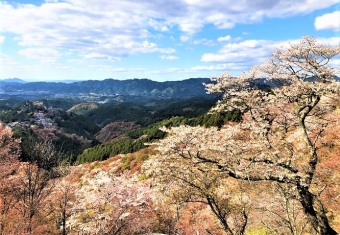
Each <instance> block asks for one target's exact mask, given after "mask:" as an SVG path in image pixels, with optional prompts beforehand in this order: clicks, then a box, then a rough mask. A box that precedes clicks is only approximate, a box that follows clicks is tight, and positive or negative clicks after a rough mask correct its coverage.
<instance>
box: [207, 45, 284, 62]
mask: <svg viewBox="0 0 340 235" xmlns="http://www.w3.org/2000/svg"><path fill="white" fill-rule="evenodd" d="M277 45H278V42H274V41H266V40H246V41H241V42H239V43H227V44H226V45H224V46H223V47H222V48H221V49H220V50H219V51H218V52H217V53H205V54H203V55H202V58H201V61H203V62H215V63H240V64H244V65H245V67H247V66H250V65H251V64H257V63H261V62H263V61H264V60H265V59H266V58H268V57H269V55H270V52H271V51H272V50H273V49H274V47H275V46H277Z"/></svg>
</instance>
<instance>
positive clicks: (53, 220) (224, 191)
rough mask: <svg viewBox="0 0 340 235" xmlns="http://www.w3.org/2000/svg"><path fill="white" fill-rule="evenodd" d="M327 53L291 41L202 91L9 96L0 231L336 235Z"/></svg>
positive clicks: (336, 124)
mask: <svg viewBox="0 0 340 235" xmlns="http://www.w3.org/2000/svg"><path fill="white" fill-rule="evenodd" d="M339 54H340V45H338V46H330V45H323V44H320V43H319V42H318V41H317V40H316V39H314V38H311V37H303V38H302V39H301V41H300V42H299V43H292V44H289V45H287V47H280V48H277V49H276V50H275V51H274V52H273V53H272V55H271V57H270V58H269V59H268V60H267V61H266V62H264V63H263V64H260V65H257V66H254V67H253V68H252V69H251V70H250V71H249V72H247V73H241V74H240V75H239V76H238V77H237V78H235V77H234V76H232V75H230V74H229V73H228V72H225V73H223V74H222V75H221V76H220V77H213V78H212V79H211V82H210V83H207V84H206V85H205V87H206V89H207V91H208V92H210V93H217V94H218V95H214V96H213V99H206V98H205V97H196V98H190V99H187V100H181V99H168V100H162V101H160V100H149V101H148V102H142V103H133V102H127V103H122V102H116V101H115V102H112V103H110V102H108V103H101V102H96V103H93V102H84V101H81V102H78V103H77V102H76V103H75V104H74V105H73V101H71V100H63V101H61V103H59V105H61V106H63V107H64V108H58V107H57V105H58V102H56V101H55V100H48V99H47V100H34V101H29V100H26V101H24V102H19V103H16V104H14V105H13V103H11V102H10V101H8V102H7V103H5V104H4V105H3V106H1V110H0V118H1V120H3V121H2V122H1V123H0V234H4V235H7V234H8V235H9V234H29V235H38V234H55V235H57V234H62V235H66V234H70V235H73V234H74V235H75V234H84V235H90V234H115V235H131V234H145V235H147V234H148V235H149V234H150V235H151V234H167V235H179V234H181V235H191V234H205V235H209V234H214V235H276V234H282V235H307V234H310V235H337V234H339V231H340V213H339V212H340V193H339V192H340V183H339V182H340V144H339V139H340V82H339V81H338V80H337V79H336V78H335V76H334V75H335V74H336V73H337V71H338V68H334V67H332V66H331V65H332V64H331V63H328V62H329V61H331V59H333V57H335V56H337V55H339ZM259 78H261V80H263V81H268V82H266V84H271V86H270V87H268V86H257V85H254V84H256V82H257V81H258V80H259ZM311 78H313V79H312V80H311ZM216 97H219V100H217V99H216ZM47 105H48V106H47ZM54 105H56V106H54ZM65 108H67V112H66V111H65Z"/></svg>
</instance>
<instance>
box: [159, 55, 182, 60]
mask: <svg viewBox="0 0 340 235" xmlns="http://www.w3.org/2000/svg"><path fill="white" fill-rule="evenodd" d="M159 58H161V59H162V60H177V59H178V57H177V56H173V55H161V56H159Z"/></svg>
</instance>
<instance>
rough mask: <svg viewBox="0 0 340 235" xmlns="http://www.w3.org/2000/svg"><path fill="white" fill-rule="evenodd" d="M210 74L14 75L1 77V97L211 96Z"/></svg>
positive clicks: (160, 97) (111, 97) (123, 97)
mask: <svg viewBox="0 0 340 235" xmlns="http://www.w3.org/2000/svg"><path fill="white" fill-rule="evenodd" d="M209 82H210V79H209V78H190V79H187V80H182V81H167V82H156V81H152V80H149V79H132V80H114V79H106V80H102V81H98V80H88V81H78V82H72V83H65V82H25V81H23V80H21V79H17V78H12V79H6V80H2V81H0V98H1V97H4V96H16V97H27V98H30V99H31V98H32V96H33V97H55V98H59V97H71V98H72V97H74V98H80V97H82V98H83V99H85V100H86V99H88V100H91V99H92V100H94V101H96V99H97V101H98V100H101V101H105V100H107V99H110V100H112V99H113V100H116V101H120V100H122V101H130V100H131V99H132V101H136V99H137V100H138V99H145V98H148V99H151V98H152V99H167V98H181V99H188V98H192V97H196V96H204V97H208V96H209V95H207V94H206V90H205V87H204V85H203V83H209Z"/></svg>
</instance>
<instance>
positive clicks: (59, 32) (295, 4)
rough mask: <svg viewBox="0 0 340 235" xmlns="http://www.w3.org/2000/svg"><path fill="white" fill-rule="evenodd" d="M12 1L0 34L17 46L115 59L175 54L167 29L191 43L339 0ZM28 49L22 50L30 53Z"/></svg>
mask: <svg viewBox="0 0 340 235" xmlns="http://www.w3.org/2000/svg"><path fill="white" fill-rule="evenodd" d="M12 2H13V1H3V2H2V3H1V4H0V15H1V19H2V22H1V24H0V32H5V33H13V34H14V35H15V37H16V38H17V39H18V43H19V45H21V46H23V47H29V48H38V47H41V45H43V47H44V48H50V49H51V50H54V53H55V51H58V53H59V54H60V55H58V56H62V55H63V54H64V53H66V52H72V53H73V54H74V55H78V56H79V57H80V58H85V57H88V58H96V59H98V58H103V59H113V60H116V58H121V57H123V56H127V55H131V54H136V53H162V54H171V53H174V52H176V50H175V49H174V48H169V47H168V46H164V44H163V42H162V41H161V39H157V35H159V34H163V33H164V32H168V33H169V32H170V33H173V34H172V35H175V34H174V31H177V30H180V31H181V32H180V33H181V34H182V35H183V36H181V37H180V40H181V41H182V42H188V41H189V40H190V38H192V36H193V34H195V33H198V32H200V31H201V30H202V29H203V27H204V26H206V25H214V26H215V27H217V28H231V27H234V26H235V25H236V24H239V23H242V24H247V23H254V22H259V21H261V20H262V19H263V18H264V17H269V18H276V17H287V16H291V15H299V14H306V13H309V12H312V11H315V10H318V9H324V8H326V7H329V6H331V5H333V4H336V3H338V0H323V1H318V0H299V1H296V0H276V1H268V0H253V1H247V0H240V1H234V0H214V1H206V0H186V1H183V0H172V1H171V4H169V3H168V1H165V0H160V1H155V0H144V1H136V0H115V1H107V0H86V1H84V0H63V1H57V0H45V2H44V3H42V4H40V5H38V6H36V5H32V4H13V5H11V3H12ZM323 27H326V26H323ZM327 27H330V26H327ZM332 27H333V26H332ZM225 39H227V38H225ZM0 40H1V39H0ZM6 40H7V39H6ZM157 40H158V41H157ZM220 40H223V39H222V38H221V39H220ZM196 43H204V42H203V41H201V42H200V41H199V40H198V41H196ZM205 43H208V41H206V42H205ZM25 50H26V49H23V50H22V51H20V52H19V53H20V54H23V55H26V56H28V57H32V55H31V53H29V51H25ZM52 54H53V53H52ZM47 55H48V54H47ZM33 57H34V56H33ZM205 57H208V55H207V56H205ZM208 60H209V59H208Z"/></svg>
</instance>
